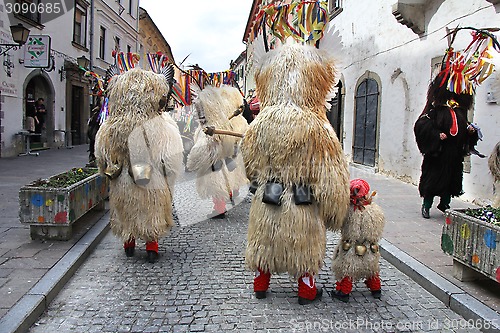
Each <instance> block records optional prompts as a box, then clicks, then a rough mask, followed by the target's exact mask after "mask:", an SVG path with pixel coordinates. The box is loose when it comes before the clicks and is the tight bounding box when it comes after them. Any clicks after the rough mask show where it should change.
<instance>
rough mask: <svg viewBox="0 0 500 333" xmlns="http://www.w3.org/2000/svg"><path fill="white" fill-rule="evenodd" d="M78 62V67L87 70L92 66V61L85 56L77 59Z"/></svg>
mask: <svg viewBox="0 0 500 333" xmlns="http://www.w3.org/2000/svg"><path fill="white" fill-rule="evenodd" d="M76 62H77V63H78V67H81V68H83V69H85V70H87V69H88V67H89V65H90V60H89V59H87V58H85V56H84V55H82V56H81V57H79V58H76Z"/></svg>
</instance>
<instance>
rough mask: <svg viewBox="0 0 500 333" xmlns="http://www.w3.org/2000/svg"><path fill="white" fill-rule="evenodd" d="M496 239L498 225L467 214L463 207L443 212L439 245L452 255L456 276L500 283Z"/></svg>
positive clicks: (499, 253) (499, 236)
mask: <svg viewBox="0 0 500 333" xmlns="http://www.w3.org/2000/svg"><path fill="white" fill-rule="evenodd" d="M499 241H500V228H499V227H498V226H495V225H493V224H491V223H487V222H484V221H481V220H479V219H477V218H475V217H472V216H469V215H466V214H465V210H447V211H446V223H445V225H444V226H443V234H442V236H441V248H442V249H443V251H444V252H446V253H448V254H450V255H452V256H453V274H454V276H455V277H456V278H457V279H459V280H461V281H467V280H475V279H480V278H484V277H488V278H490V279H493V280H495V281H497V282H499V283H500V247H499V244H497V243H498V242H499ZM478 273H480V274H478Z"/></svg>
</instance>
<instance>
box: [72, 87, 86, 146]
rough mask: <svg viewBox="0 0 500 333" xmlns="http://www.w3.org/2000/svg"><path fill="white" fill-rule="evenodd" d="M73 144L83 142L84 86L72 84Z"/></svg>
mask: <svg viewBox="0 0 500 333" xmlns="http://www.w3.org/2000/svg"><path fill="white" fill-rule="evenodd" d="M71 96H72V98H71V144H72V145H81V144H83V143H84V142H83V135H82V128H83V126H82V119H83V112H82V110H83V87H79V86H71Z"/></svg>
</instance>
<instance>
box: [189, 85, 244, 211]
mask: <svg viewBox="0 0 500 333" xmlns="http://www.w3.org/2000/svg"><path fill="white" fill-rule="evenodd" d="M194 107H195V108H196V110H197V113H198V117H199V122H200V125H199V127H198V128H197V129H196V132H195V134H194V145H193V148H191V151H190V152H189V155H188V157H187V168H188V170H191V171H196V172H197V177H196V189H197V192H198V195H199V196H200V198H202V199H206V198H212V200H213V202H214V210H213V212H212V213H211V214H210V217H217V218H222V217H224V215H225V213H226V202H227V201H229V200H231V199H232V197H233V195H235V194H236V193H237V192H238V190H239V188H240V187H241V186H243V185H245V184H247V183H248V179H247V177H246V174H245V168H244V165H243V158H242V156H241V153H240V151H239V149H238V145H239V143H240V141H241V138H238V137H234V136H228V135H212V136H210V135H207V134H205V133H204V131H203V129H204V128H206V127H210V126H213V127H215V128H217V129H219V130H226V131H232V132H238V133H244V132H245V131H246V129H247V128H248V123H247V121H246V120H245V118H243V116H242V115H241V114H238V115H236V116H233V115H234V114H235V111H237V113H241V112H240V111H241V110H242V108H243V107H244V102H243V96H242V95H241V93H240V92H239V91H238V89H236V88H234V87H231V86H227V85H222V86H220V87H213V86H207V87H206V88H204V89H203V90H201V91H200V92H199V93H198V96H197V97H196V98H195V100H194Z"/></svg>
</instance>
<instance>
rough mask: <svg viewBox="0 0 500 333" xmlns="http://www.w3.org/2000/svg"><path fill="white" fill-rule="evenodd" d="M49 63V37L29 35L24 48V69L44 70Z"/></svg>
mask: <svg viewBox="0 0 500 333" xmlns="http://www.w3.org/2000/svg"><path fill="white" fill-rule="evenodd" d="M49 62H50V36H46V35H38V36H32V35H29V37H28V40H27V41H26V44H25V46H24V67H28V68H46V67H49Z"/></svg>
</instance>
